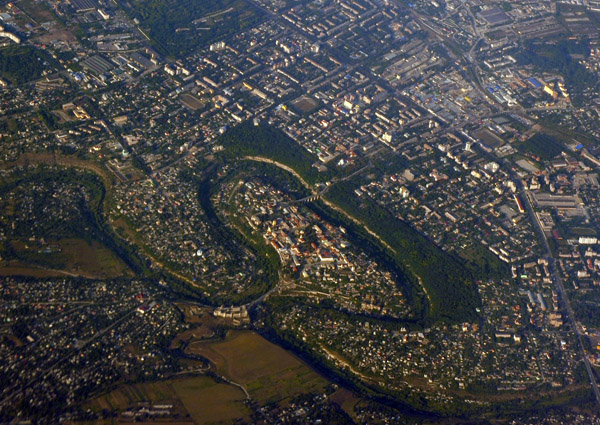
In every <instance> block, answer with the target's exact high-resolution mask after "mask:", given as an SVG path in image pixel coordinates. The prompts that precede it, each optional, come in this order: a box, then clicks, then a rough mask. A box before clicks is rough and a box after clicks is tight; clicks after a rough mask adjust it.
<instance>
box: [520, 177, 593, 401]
mask: <svg viewBox="0 0 600 425" xmlns="http://www.w3.org/2000/svg"><path fill="white" fill-rule="evenodd" d="M515 180H516V181H515V183H517V187H518V189H519V195H520V196H521V198H522V200H523V202H524V204H525V209H526V210H527V214H528V215H529V218H530V220H531V222H532V223H533V226H534V227H535V228H536V229H537V231H538V233H539V234H540V237H541V239H542V243H543V245H544V250H545V251H546V255H547V257H546V258H547V260H548V263H549V270H550V274H551V275H552V281H553V282H554V285H555V286H556V289H557V290H558V292H559V293H560V297H561V299H562V301H563V304H564V306H565V308H566V310H567V316H568V320H569V323H570V325H571V327H572V328H573V330H574V331H575V334H576V335H577V342H578V346H579V351H580V354H581V356H582V357H583V361H584V364H585V369H586V371H587V373H588V377H589V380H590V384H591V386H592V391H593V392H594V396H595V397H596V404H597V405H598V408H600V390H599V389H598V382H597V381H596V376H595V375H594V371H593V370H592V366H591V365H590V361H589V359H588V357H587V355H586V353H585V348H584V346H583V336H582V334H581V332H580V330H579V327H578V326H577V323H576V321H575V314H574V313H573V309H572V308H571V303H570V301H569V296H568V294H567V291H566V290H565V287H564V285H563V283H562V279H561V278H560V274H559V273H558V270H557V268H556V261H555V260H554V257H553V255H552V251H551V249H550V245H549V244H548V239H547V238H546V234H545V233H544V231H543V230H542V227H541V225H540V223H539V221H538V220H537V218H536V216H535V212H534V211H533V206H532V205H531V200H530V199H529V191H528V190H527V189H525V188H524V187H523V185H522V184H521V181H520V180H518V179H515Z"/></svg>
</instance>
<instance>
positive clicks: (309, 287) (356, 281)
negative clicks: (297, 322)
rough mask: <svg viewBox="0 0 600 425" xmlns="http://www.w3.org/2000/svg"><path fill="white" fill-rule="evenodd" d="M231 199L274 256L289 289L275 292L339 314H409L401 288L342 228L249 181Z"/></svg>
mask: <svg viewBox="0 0 600 425" xmlns="http://www.w3.org/2000/svg"><path fill="white" fill-rule="evenodd" d="M241 183H242V184H241V185H240V186H238V190H237V192H235V193H234V194H233V195H232V194H231V192H230V191H228V190H226V191H225V193H227V194H228V196H229V197H231V196H233V199H232V200H231V202H232V205H231V206H230V208H232V209H233V210H234V211H236V212H237V214H238V215H242V217H243V220H244V221H245V222H246V223H247V226H249V228H250V229H251V232H252V233H255V234H257V235H260V236H262V238H263V239H264V241H265V243H266V244H268V245H269V246H270V247H272V248H273V249H274V250H275V251H276V252H277V254H278V256H279V259H280V263H281V265H282V267H283V270H284V271H285V272H287V273H289V274H291V275H292V276H293V283H291V284H290V285H289V286H286V287H285V289H284V288H281V290H280V292H283V293H286V294H293V295H302V296H305V297H308V298H310V299H313V300H315V301H316V302H319V301H321V300H323V299H332V300H334V301H335V303H336V304H337V305H339V306H340V307H341V308H343V309H345V310H347V311H351V312H356V313H361V312H362V313H367V314H373V315H380V316H385V317H396V318H398V317H406V316H407V314H408V313H409V311H410V308H409V306H408V305H407V304H406V299H405V297H404V296H403V294H402V290H401V287H402V282H401V281H400V280H399V279H398V278H397V277H396V276H395V275H394V273H392V272H391V271H390V270H386V268H385V267H384V266H383V265H382V264H379V263H378V260H377V259H375V258H372V257H370V256H369V255H368V253H367V252H366V251H364V250H361V247H360V246H358V245H357V242H356V241H353V242H350V241H349V239H350V238H351V236H350V235H347V234H346V230H345V229H344V228H343V227H336V226H333V225H332V224H331V223H329V222H327V221H326V220H325V219H323V218H320V217H319V216H318V215H317V214H315V213H314V212H312V211H310V209H309V208H307V207H306V206H305V205H303V204H302V203H295V202H294V201H293V200H292V199H291V198H290V197H289V195H287V194H285V193H282V192H281V191H280V190H278V189H276V188H275V187H274V186H273V185H272V184H271V183H269V182H267V181H264V180H261V179H258V178H252V179H248V180H246V181H244V182H241Z"/></svg>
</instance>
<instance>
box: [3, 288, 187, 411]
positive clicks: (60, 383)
mask: <svg viewBox="0 0 600 425" xmlns="http://www.w3.org/2000/svg"><path fill="white" fill-rule="evenodd" d="M0 291H1V293H2V313H1V314H0V322H1V323H2V326H3V329H6V330H8V332H6V331H3V343H2V345H0V356H1V358H2V366H1V367H0V376H2V382H5V383H6V385H4V386H3V388H2V391H1V392H0V412H1V415H2V417H3V418H11V417H26V418H27V417H42V418H44V420H48V421H52V420H53V419H52V418H55V419H56V420H58V418H59V417H64V412H65V411H68V410H72V409H73V407H74V406H75V405H77V404H78V403H81V402H82V401H84V400H86V399H87V398H88V397H89V396H90V395H92V394H94V393H95V392H96V391H97V389H98V388H100V387H102V386H108V385H110V384H112V383H115V382H119V381H122V380H123V379H130V378H131V377H138V378H139V379H144V380H148V379H161V378H165V377H167V376H170V375H171V374H172V373H174V372H178V371H180V368H179V366H178V365H176V364H174V363H173V362H171V361H169V360H168V356H167V355H166V354H165V352H166V347H167V346H168V344H167V346H165V344H164V341H165V340H166V341H170V339H172V338H173V337H174V336H175V335H176V334H177V333H179V332H182V331H183V330H184V329H185V328H186V325H185V324H184V323H183V322H182V321H181V318H180V314H179V312H178V311H177V310H176V309H175V308H174V307H173V306H171V305H169V304H168V303H163V302H162V298H161V297H162V295H161V294H160V293H159V292H157V291H156V290H155V289H154V287H153V286H150V285H148V283H144V282H140V281H131V280H128V281H127V282H126V283H125V282H123V281H119V280H114V281H113V280H107V281H99V280H95V281H85V280H81V279H56V278H54V279H42V280H40V279H22V278H7V277H2V278H1V279H0ZM150 305H152V307H151V308H150V307H149V306H150ZM144 306H147V307H148V308H142V307H144ZM140 309H143V310H144V311H145V313H144V314H141V313H139V310H140Z"/></svg>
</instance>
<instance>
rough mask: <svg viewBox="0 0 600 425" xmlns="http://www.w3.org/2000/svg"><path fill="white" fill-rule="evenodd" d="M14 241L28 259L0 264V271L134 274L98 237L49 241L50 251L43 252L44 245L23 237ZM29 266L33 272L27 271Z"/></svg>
mask: <svg viewBox="0 0 600 425" xmlns="http://www.w3.org/2000/svg"><path fill="white" fill-rule="evenodd" d="M11 245H12V247H13V249H14V251H15V253H16V255H17V257H18V258H24V259H25V258H26V259H27V260H19V261H17V262H16V263H13V262H9V263H8V264H6V266H5V267H1V266H0V274H7V273H5V272H7V271H8V270H10V269H12V270H15V269H20V271H21V272H25V273H24V274H25V275H28V276H30V275H33V276H36V277H43V276H56V275H60V272H61V271H62V272H66V274H73V275H78V276H84V277H90V278H113V277H119V276H125V275H132V272H131V270H130V269H129V268H128V267H127V266H126V265H125V264H124V263H123V261H121V260H120V259H119V258H118V257H117V256H116V255H115V254H114V253H113V252H112V251H111V250H109V249H108V248H107V247H106V246H105V245H103V244H101V243H99V242H96V241H94V242H91V243H88V242H86V241H84V240H83V239H76V238H68V239H61V240H59V241H48V246H51V247H52V251H51V252H43V249H41V248H42V247H41V246H37V245H32V244H25V243H23V242H21V241H14V242H12V244H11ZM40 251H42V252H40ZM29 266H31V267H29ZM29 268H31V273H30V272H28V269H29ZM44 269H47V270H44ZM44 273H46V274H44Z"/></svg>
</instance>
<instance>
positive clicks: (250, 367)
mask: <svg viewBox="0 0 600 425" xmlns="http://www.w3.org/2000/svg"><path fill="white" fill-rule="evenodd" d="M188 351H189V352H191V353H195V354H200V355H202V356H204V357H206V358H208V359H209V360H211V361H212V362H213V363H214V365H215V366H216V368H217V373H219V374H221V375H224V376H225V377H227V378H228V379H231V380H232V381H234V382H237V383H239V384H241V385H243V386H244V387H245V388H246V390H247V391H248V392H249V393H250V396H251V397H252V398H253V399H255V400H256V401H258V402H259V403H266V402H276V401H281V400H283V399H285V398H288V397H293V396H296V395H299V394H302V393H308V392H312V391H320V390H322V389H323V388H325V387H326V386H327V381H326V380H325V379H324V378H323V377H321V376H320V375H318V374H317V373H316V372H314V371H313V370H312V369H310V368H309V367H308V366H307V365H306V364H304V363H303V362H302V361H300V360H299V359H298V358H297V357H296V356H294V355H293V354H292V353H290V352H288V351H286V350H284V349H282V348H281V347H278V346H277V345H275V344H272V343H270V342H269V341H267V340H266V339H264V338H263V337H261V336H260V335H258V334H256V333H254V332H248V331H230V332H229V334H228V335H227V338H226V339H225V340H224V341H216V342H206V343H197V344H193V345H191V346H190V347H189V348H188Z"/></svg>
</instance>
